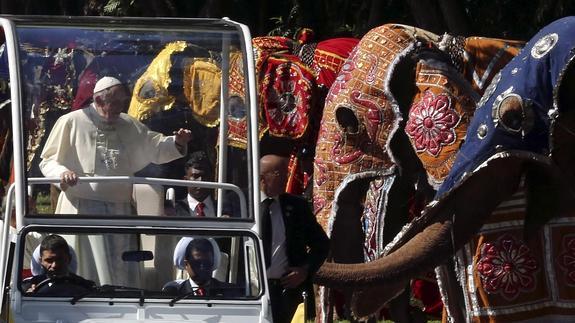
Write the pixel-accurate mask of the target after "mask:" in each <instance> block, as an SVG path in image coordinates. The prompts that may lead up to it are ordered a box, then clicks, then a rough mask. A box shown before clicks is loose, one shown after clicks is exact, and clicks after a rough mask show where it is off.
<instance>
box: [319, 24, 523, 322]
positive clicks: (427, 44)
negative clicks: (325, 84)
mask: <svg viewBox="0 0 575 323" xmlns="http://www.w3.org/2000/svg"><path fill="white" fill-rule="evenodd" d="M522 44H523V43H521V42H515V41H504V40H498V39H486V38H478V37H471V38H463V37H452V36H450V35H444V36H441V37H440V36H437V35H434V34H432V33H429V32H426V31H424V30H421V29H417V28H414V27H409V26H403V25H384V26H382V27H378V28H375V29H373V30H372V31H370V32H369V33H367V34H366V35H365V36H364V37H363V38H362V39H361V41H360V43H359V44H358V46H357V47H356V48H355V49H354V51H353V53H352V54H351V55H350V57H349V59H348V60H347V61H346V63H345V64H344V66H343V67H342V70H341V72H340V74H339V75H338V77H337V79H336V81H335V83H334V84H333V86H332V88H331V90H330V92H329V94H328V97H327V100H326V105H325V108H324V114H323V119H322V124H321V128H320V134H319V138H318V143H317V148H316V157H315V162H314V164H315V165H314V208H315V212H316V217H317V219H318V221H319V222H320V224H322V225H323V227H324V229H325V230H326V232H327V233H328V234H329V235H330V237H331V255H330V259H329V260H330V261H332V262H335V263H363V262H370V261H374V260H375V259H377V258H379V257H380V256H381V254H382V253H383V251H384V247H385V246H386V245H387V243H389V242H390V241H391V240H392V239H393V237H394V236H395V235H396V234H397V233H398V232H399V230H400V229H401V227H402V226H403V225H404V224H405V223H407V222H408V221H409V220H410V219H412V218H413V217H415V216H417V215H418V214H419V211H420V210H419V209H420V206H419V205H422V204H424V203H426V202H427V201H429V200H431V199H432V198H433V195H434V191H435V189H436V188H437V187H438V186H439V185H440V184H441V183H442V181H443V180H444V179H445V177H446V176H447V174H448V172H449V170H450V169H451V167H452V165H453V162H454V159H455V155H456V153H457V152H458V150H459V147H460V145H461V143H462V142H463V140H464V138H465V132H466V130H467V126H468V124H469V122H470V120H471V118H472V116H473V113H474V111H475V107H476V102H477V101H479V98H480V97H481V94H483V92H484V91H485V88H486V87H487V84H488V83H489V81H490V80H491V79H492V78H493V77H494V76H495V75H496V73H497V71H499V70H500V69H501V68H502V67H503V66H504V65H505V64H506V63H507V62H509V61H510V60H511V58H513V57H514V56H515V55H516V54H517V52H518V51H519V49H520V47H521V46H522ZM332 266H333V265H331V264H327V265H326V267H325V268H338V269H340V268H341V269H342V270H345V269H344V268H346V267H345V266H344V267H332ZM322 273H325V272H322ZM330 273H333V272H332V271H330ZM346 274H349V275H355V273H354V272H353V271H350V272H347V273H346ZM322 277H323V276H320V278H322ZM320 281H322V280H320ZM396 283H397V284H396V286H395V287H396V288H395V289H394V291H393V295H391V296H396V295H397V293H399V292H401V291H402V290H403V289H404V288H405V287H406V286H407V284H408V280H403V281H397V282H396ZM334 285H337V284H334ZM340 286H343V285H340ZM345 286H349V285H345ZM347 290H350V289H347ZM320 295H322V302H321V304H320V306H319V308H318V313H320V317H319V318H320V321H321V320H325V321H329V320H330V319H331V317H332V303H331V302H332V298H331V297H330V296H331V295H330V291H329V290H322V291H321V292H320ZM370 296H371V295H370ZM390 298H391V297H390ZM363 300H364V303H372V304H375V305H373V308H371V307H370V310H369V311H361V310H360V309H359V308H357V307H353V309H354V310H355V311H356V313H357V314H359V315H360V316H366V315H369V314H372V313H373V312H375V310H377V309H379V308H380V307H381V306H382V305H383V304H384V302H379V301H378V300H379V298H378V297H372V298H369V300H370V301H369V302H365V298H364V299H363ZM386 300H388V299H386ZM356 305H358V304H357V303H356Z"/></svg>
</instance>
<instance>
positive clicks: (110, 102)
mask: <svg viewBox="0 0 575 323" xmlns="http://www.w3.org/2000/svg"><path fill="white" fill-rule="evenodd" d="M108 91H109V93H108V96H107V100H106V101H105V102H103V104H99V105H96V107H97V111H98V114H99V115H100V116H101V117H102V118H104V119H105V120H106V121H107V122H110V123H111V122H115V121H117V120H118V118H119V117H120V113H122V112H124V111H126V110H127V109H128V106H129V104H130V97H129V96H128V93H126V90H125V89H124V87H123V86H121V85H116V86H113V87H111V88H110V89H109V90H108Z"/></svg>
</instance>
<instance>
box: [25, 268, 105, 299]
mask: <svg viewBox="0 0 575 323" xmlns="http://www.w3.org/2000/svg"><path fill="white" fill-rule="evenodd" d="M43 281H50V283H51V284H49V285H48V284H46V285H44V286H43V287H42V288H40V289H36V290H35V291H33V292H32V293H31V294H33V295H48V296H71V295H79V294H82V293H85V292H87V291H89V290H91V289H94V288H95V287H96V284H95V283H94V282H93V281H91V280H87V279H84V278H82V277H80V276H78V275H76V274H74V273H68V275H66V276H62V277H57V278H53V279H49V278H48V275H46V274H42V275H38V276H34V277H28V278H26V279H24V280H23V281H22V292H24V293H26V292H27V290H28V289H29V288H30V287H31V286H32V285H39V284H40V283H42V282H43Z"/></svg>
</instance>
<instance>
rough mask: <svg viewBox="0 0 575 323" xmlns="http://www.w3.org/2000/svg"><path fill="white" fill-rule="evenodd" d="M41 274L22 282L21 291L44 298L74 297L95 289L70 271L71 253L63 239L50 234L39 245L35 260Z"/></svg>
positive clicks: (88, 282) (93, 285)
mask: <svg viewBox="0 0 575 323" xmlns="http://www.w3.org/2000/svg"><path fill="white" fill-rule="evenodd" d="M37 261H38V262H39V263H40V265H41V267H42V270H41V271H42V273H40V274H38V275H35V276H33V277H29V278H26V279H24V280H23V281H22V291H23V292H24V293H27V294H33V295H45V296H74V295H78V294H82V293H85V292H87V291H89V290H91V289H93V288H95V287H96V284H95V283H94V282H93V281H91V280H87V279H84V278H82V277H80V276H78V275H76V274H75V273H73V272H72V271H71V268H70V267H72V266H71V263H72V253H71V251H70V247H69V246H68V243H67V242H66V240H64V238H62V237H61V236H59V235H56V234H51V235H49V236H47V237H45V238H44V239H43V240H42V242H41V243H40V257H39V259H37Z"/></svg>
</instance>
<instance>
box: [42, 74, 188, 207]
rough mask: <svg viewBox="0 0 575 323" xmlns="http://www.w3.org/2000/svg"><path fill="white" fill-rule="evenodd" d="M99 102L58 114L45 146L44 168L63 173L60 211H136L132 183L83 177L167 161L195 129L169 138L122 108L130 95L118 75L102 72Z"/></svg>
mask: <svg viewBox="0 0 575 323" xmlns="http://www.w3.org/2000/svg"><path fill="white" fill-rule="evenodd" d="M93 98H94V103H93V104H92V105H90V106H89V107H87V108H85V109H81V110H76V111H74V112H70V113H68V114H66V115H64V116H62V117H60V118H59V119H58V121H57V122H56V124H55V125H54V128H53V129H52V131H51V133H50V136H49V137H48V140H47V141H46V145H45V146H44V150H43V151H42V155H41V157H42V161H41V162H40V170H41V171H42V174H44V176H47V177H60V185H61V188H62V193H61V194H60V197H59V199H58V204H57V206H56V213H63V214H86V213H88V214H123V215H127V214H130V213H131V207H130V199H131V196H132V185H131V184H129V183H81V184H79V185H76V184H77V181H78V177H79V176H131V175H133V174H134V173H135V172H137V171H139V170H140V169H142V168H144V167H145V166H146V165H148V164H149V163H155V164H163V163H167V162H169V161H172V160H174V159H178V158H181V157H182V156H183V155H184V154H185V153H186V147H187V143H188V142H189V141H190V139H191V136H192V133H191V131H190V130H187V129H179V130H178V131H176V132H175V133H174V136H169V137H166V136H164V135H162V134H160V133H157V132H153V131H150V130H149V129H148V127H146V126H145V125H144V124H142V123H140V122H139V121H137V120H136V119H134V118H132V117H130V116H128V115H127V114H125V113H122V111H125V110H126V109H127V108H128V105H129V102H130V95H129V94H128V91H127V90H126V88H125V86H124V85H123V84H122V83H121V82H120V81H119V80H118V79H116V78H113V77H108V76H106V77H103V78H101V79H100V80H99V81H98V82H97V83H96V86H95V88H94V96H93Z"/></svg>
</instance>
